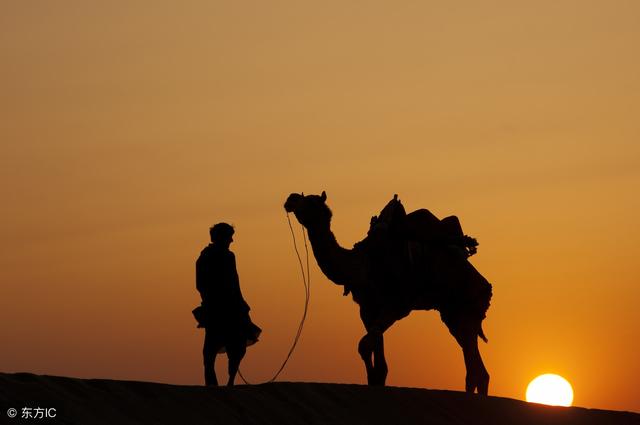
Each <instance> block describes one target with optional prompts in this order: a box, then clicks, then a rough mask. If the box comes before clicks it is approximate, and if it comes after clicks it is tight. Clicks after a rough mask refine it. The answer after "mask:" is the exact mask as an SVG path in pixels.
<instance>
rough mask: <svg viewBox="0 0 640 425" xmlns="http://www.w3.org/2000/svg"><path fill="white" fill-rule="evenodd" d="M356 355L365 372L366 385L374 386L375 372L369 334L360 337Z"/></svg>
mask: <svg viewBox="0 0 640 425" xmlns="http://www.w3.org/2000/svg"><path fill="white" fill-rule="evenodd" d="M358 353H359V354H360V358H362V361H363V362H364V367H365V369H366V371H367V383H368V384H369V385H376V383H375V370H374V368H373V343H372V341H371V334H366V335H365V336H363V337H362V339H361V340H360V342H359V343H358Z"/></svg>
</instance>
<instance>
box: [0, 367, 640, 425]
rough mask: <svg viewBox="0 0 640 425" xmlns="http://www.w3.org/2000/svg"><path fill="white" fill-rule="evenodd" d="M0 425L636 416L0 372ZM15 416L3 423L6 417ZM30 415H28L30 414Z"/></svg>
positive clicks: (460, 397)
mask: <svg viewBox="0 0 640 425" xmlns="http://www.w3.org/2000/svg"><path fill="white" fill-rule="evenodd" d="M0 407H1V408H2V411H0V423H9V424H11V423H16V424H17V423H25V422H27V421H25V420H20V419H19V418H20V416H21V414H22V408H23V407H30V408H32V409H35V408H36V407H41V408H55V409H56V410H55V412H54V411H50V413H52V414H53V413H55V415H56V417H55V419H46V418H45V419H39V420H36V419H34V420H32V422H38V423H66V424H83V425H87V424H109V425H112V424H119V425H120V424H122V425H125V424H147V423H148V424H225V425H227V424H228V425H233V424H278V425H302V424H305V425H306V424H367V425H372V424H385V425H402V424H425V425H426V424H475V425H477V424H491V425H500V424H532V425H533V424H536V425H540V424H576V425H578V424H579V425H589V424H594V425H595V424H597V425H602V424H636V425H640V414H637V413H629V412H616V411H607V410H592V409H584V408H578V407H571V408H561V407H547V406H540V405H533V404H529V403H525V402H522V401H518V400H511V399H506V398H498V397H481V396H470V395H467V394H465V393H460V392H455V391H435V390H424V389H414V388H396V387H385V388H379V387H367V386H363V385H342V384H318V383H297V382H296V383H289V382H279V383H272V384H262V385H255V386H237V387H235V388H232V389H228V388H224V387H219V388H204V387H201V386H181V385H167V384H156V383H151V382H133V381H115V380H105V379H75V378H65V377H54V376H39V375H33V374H28V373H17V374H0ZM10 408H15V409H16V410H17V414H18V416H17V417H16V418H14V419H10V418H9V417H8V416H7V411H8V409H10ZM31 413H32V414H33V413H35V410H32V411H31Z"/></svg>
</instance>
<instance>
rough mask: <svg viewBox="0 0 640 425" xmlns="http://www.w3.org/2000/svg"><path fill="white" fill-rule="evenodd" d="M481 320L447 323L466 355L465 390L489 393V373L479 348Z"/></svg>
mask: <svg viewBox="0 0 640 425" xmlns="http://www.w3.org/2000/svg"><path fill="white" fill-rule="evenodd" d="M480 323H481V321H477V320H460V321H456V323H454V324H451V325H450V324H449V323H447V326H449V331H450V332H451V334H452V335H453V336H454V337H455V339H456V341H458V344H460V347H462V354H463V356H464V365H465V367H466V369H467V376H466V378H465V390H466V391H467V392H468V393H474V392H476V390H477V391H478V394H482V395H487V394H488V392H489V373H488V372H487V369H486V368H485V366H484V362H483V361H482V356H481V355H480V350H479V348H478V333H479V329H480Z"/></svg>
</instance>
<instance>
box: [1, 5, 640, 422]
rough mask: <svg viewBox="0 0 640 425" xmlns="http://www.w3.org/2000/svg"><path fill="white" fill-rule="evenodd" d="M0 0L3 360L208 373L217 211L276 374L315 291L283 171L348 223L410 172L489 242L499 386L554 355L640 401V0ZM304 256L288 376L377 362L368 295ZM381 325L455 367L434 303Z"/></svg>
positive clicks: (421, 365) (424, 196)
mask: <svg viewBox="0 0 640 425" xmlns="http://www.w3.org/2000/svg"><path fill="white" fill-rule="evenodd" d="M2 9H3V10H2V13H1V14H0V65H1V66H0V93H1V94H0V117H2V118H1V119H0V161H1V166H0V181H2V185H0V191H1V192H0V194H1V196H2V200H3V202H2V209H0V235H1V238H0V241H1V242H0V254H1V255H0V282H1V285H2V286H1V288H2V293H1V296H0V299H1V300H2V308H1V309H0V340H2V341H3V348H2V350H1V351H0V370H1V371H4V372H13V371H31V372H35V373H47V374H55V375H71V376H79V377H109V378H115V379H135V380H153V381H161V382H171V383H189V384H195V383H200V382H201V380H202V378H201V360H200V350H201V343H202V332H201V331H199V330H197V329H195V327H194V321H193V319H192V317H191V313H190V311H191V309H192V308H193V307H194V306H195V305H196V304H197V303H198V302H199V298H198V295H197V293H196V291H195V288H194V261H195V258H196V257H197V255H198V253H199V252H200V249H201V248H202V247H203V246H204V245H205V244H206V243H207V239H208V235H207V231H208V228H209V226H210V225H211V224H213V223H215V222H218V221H223V220H224V221H229V222H231V223H233V224H234V225H235V226H236V229H237V233H236V237H235V240H236V242H235V243H234V245H233V246H232V249H233V250H234V251H235V253H236V256H237V259H238V267H239V273H240V278H241V283H242V287H243V291H244V293H245V297H246V298H247V300H248V301H249V303H250V304H251V305H252V307H253V313H252V314H253V318H254V320H255V321H256V322H257V323H258V324H260V325H261V326H262V327H263V329H264V334H263V338H262V341H261V342H260V343H259V344H258V345H257V346H255V347H252V348H250V350H249V353H248V355H247V357H246V358H245V361H244V363H243V365H242V370H243V372H244V374H245V376H247V377H248V378H250V379H252V380H255V381H260V380H264V379H267V378H269V377H271V376H272V375H273V373H274V372H275V370H276V369H277V368H278V367H279V365H280V363H281V361H282V360H283V358H284V356H285V355H286V352H287V350H288V348H289V344H290V343H291V340H292V338H293V336H294V334H295V330H296V328H297V325H298V321H299V319H300V315H301V313H302V308H303V301H304V291H303V287H302V282H301V281H300V277H299V269H298V265H297V260H296V258H295V255H294V252H293V247H292V245H291V240H290V234H289V228H288V226H287V220H286V216H285V212H284V210H283V208H282V205H283V203H284V200H285V198H286V196H287V195H288V194H289V193H291V192H300V191H304V192H305V193H319V192H321V191H322V190H326V191H327V193H328V196H329V199H328V201H327V202H328V204H329V205H330V206H331V207H332V209H333V212H334V220H333V230H334V232H335V233H336V235H337V237H338V240H339V241H340V242H341V243H342V245H343V246H347V247H350V246H351V245H352V244H353V243H354V242H356V241H358V240H360V239H361V238H362V237H363V236H364V234H365V233H366V230H367V228H368V223H369V218H370V216H372V215H374V214H377V213H378V212H379V210H380V209H381V208H382V207H383V206H384V205H385V203H386V202H387V201H388V200H389V199H390V198H391V197H392V195H393V194H394V193H398V194H399V195H400V198H401V199H402V200H403V202H404V205H405V207H406V208H407V210H413V209H417V208H429V209H430V210H431V211H432V212H434V213H435V214H436V215H438V216H440V217H444V216H446V215H449V214H457V215H458V216H459V217H460V218H461V220H462V224H463V227H464V229H465V231H466V232H467V233H469V234H470V235H473V236H475V237H476V238H478V240H479V242H480V247H479V252H478V254H477V256H475V257H473V258H472V262H473V263H474V265H476V267H477V268H478V269H479V270H480V271H481V272H482V273H483V274H484V275H485V277H487V278H488V279H489V280H490V281H491V282H492V283H493V285H494V298H493V302H492V306H491V308H490V310H489V312H488V317H487V320H486V321H485V322H484V329H485V332H486V334H487V335H488V337H489V344H488V345H485V344H482V346H481V350H482V353H483V356H484V358H485V363H486V364H487V367H488V369H489V371H490V373H491V376H492V380H491V386H490V393H491V394H493V395H499V396H507V397H514V398H520V399H522V398H524V392H525V389H526V385H527V383H528V382H529V381H530V380H531V379H533V378H534V377H535V376H537V375H538V374H542V373H545V372H553V373H558V374H560V375H563V376H565V377H566V378H567V379H569V381H570V382H571V383H572V384H573V386H574V390H575V400H574V403H575V404H576V405H582V406H588V407H598V408H612V409H624V410H634V411H640V401H639V399H638V397H637V388H636V387H637V381H638V379H639V378H640V365H639V364H638V361H637V359H638V355H639V352H640V342H639V341H640V329H639V326H638V324H639V323H640V310H639V309H638V308H637V306H636V304H637V302H638V300H639V299H640V288H639V286H638V281H639V278H640V269H639V267H638V265H637V264H638V262H637V258H638V257H639V256H640V245H639V244H638V240H639V239H640V230H639V226H638V224H637V222H636V221H635V220H637V219H638V217H640V200H639V198H638V196H637V193H638V188H639V187H640V143H639V136H640V121H639V120H638V110H640V56H639V55H638V54H637V52H638V51H639V48H640V46H639V45H640V27H639V26H638V25H637V24H638V22H640V3H638V2H636V1H631V0H629V1H622V0H615V1H604V0H601V1H595V0H581V1H577V0H576V1H565V0H560V1H546V0H545V1H541V2H514V1H506V0H505V1H488V2H476V1H471V0H464V1H461V2H457V3H455V4H453V3H447V2H415V1H406V2H395V3H394V4H393V5H391V4H389V3H388V2H380V1H368V2H344V1H325V2H317V3H315V4H310V2H297V1H290V0H282V1H269V2H260V1H244V2H239V1H233V2H232V1H187V2H179V3H176V2H170V1H166V0H156V1H153V2H152V1H148V0H133V1H126V2H124V1H115V2H102V3H101V4H96V3H95V2H84V1H79V0H69V1H62V2H40V3H37V4H36V3H33V2H20V1H8V2H5V3H4V4H3V7H2ZM296 224H297V223H296ZM297 229H298V228H297ZM298 230H299V229H298ZM312 265H313V268H312V298H311V306H310V314H309V318H308V321H307V325H306V327H305V330H304V333H303V336H302V340H301V342H300V345H299V347H298V349H297V351H296V352H295V353H294V356H293V358H292V360H291V361H290V363H289V366H288V367H287V369H286V370H285V371H284V373H283V374H282V376H281V379H282V380H299V381H327V382H354V383H364V382H365V374H364V368H363V366H362V365H361V362H360V360H359V357H358V355H357V352H356V344H357V341H358V339H359V338H360V336H361V335H362V333H363V329H362V325H361V324H360V321H359V318H358V313H357V306H356V305H355V304H354V303H353V302H352V301H351V299H350V298H345V297H342V296H341V293H342V292H341V288H339V287H336V286H334V285H333V284H331V283H330V282H329V281H328V280H327V279H326V278H325V277H324V276H323V275H322V274H321V272H320V271H319V270H318V268H317V267H316V265H315V261H313V263H312ZM385 345H386V349H387V353H388V360H389V364H390V374H389V379H388V383H389V384H390V385H401V386H415V387H425V388H444V389H456V390H461V389H463V382H464V367H463V362H462V355H461V353H460V350H459V348H458V346H457V345H456V343H455V341H454V340H453V338H452V337H450V336H449V334H448V332H447V330H446V328H445V327H444V325H442V324H441V322H440V320H439V317H438V315H437V314H436V313H434V312H415V313H413V314H412V315H411V316H410V317H409V318H407V319H405V320H403V321H402V322H400V323H399V324H397V325H396V326H394V327H393V328H392V329H391V330H390V331H389V332H387V334H386V344H385Z"/></svg>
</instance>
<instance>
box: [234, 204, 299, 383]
mask: <svg viewBox="0 0 640 425" xmlns="http://www.w3.org/2000/svg"><path fill="white" fill-rule="evenodd" d="M287 222H288V223H289V230H291V237H292V239H293V248H294V249H295V251H296V256H297V257H298V263H299V264H300V273H301V274H302V283H303V285H304V294H305V300H304V311H303V313H302V319H301V320H300V324H299V325H298V330H297V332H296V336H295V338H294V339H293V344H292V345H291V349H289V353H288V354H287V357H286V358H285V359H284V361H283V362H282V365H281V366H280V369H278V371H277V372H276V374H275V375H274V376H273V378H271V379H269V380H268V381H266V382H265V383H270V382H274V381H275V380H276V379H277V378H278V376H279V375H280V373H281V372H282V371H283V370H284V367H285V366H286V365H287V362H288V361H289V359H290V358H291V355H292V354H293V351H294V350H295V348H296V346H297V345H298V341H299V340H300V335H302V328H303V327H304V322H305V321H306V320H307V313H308V311H309V298H310V297H311V275H310V274H309V247H308V246H307V235H306V232H305V229H304V227H303V226H302V225H300V227H301V228H302V236H303V238H304V251H305V255H306V266H307V273H306V275H305V270H304V266H303V264H302V258H301V257H300V252H299V251H298V244H297V243H296V235H295V232H294V231H293V226H292V225H291V219H290V218H289V213H287ZM238 375H240V378H242V381H243V382H244V383H245V384H247V385H253V384H252V383H250V382H249V381H247V380H246V379H245V377H244V376H243V375H242V371H241V370H240V368H238Z"/></svg>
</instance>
